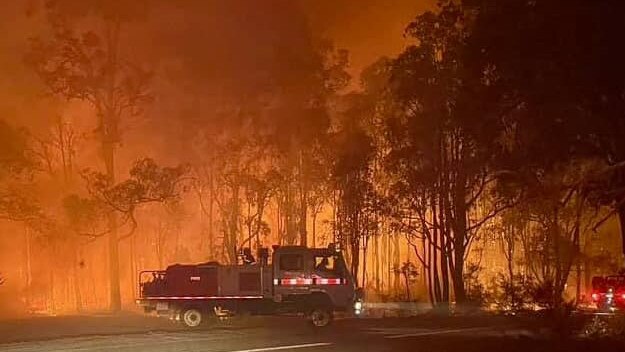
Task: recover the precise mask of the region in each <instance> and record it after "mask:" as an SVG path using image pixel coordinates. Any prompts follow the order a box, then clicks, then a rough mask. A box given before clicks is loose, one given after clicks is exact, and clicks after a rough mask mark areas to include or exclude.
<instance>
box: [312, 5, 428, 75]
mask: <svg viewBox="0 0 625 352" xmlns="http://www.w3.org/2000/svg"><path fill="white" fill-rule="evenodd" d="M302 2H303V5H304V8H305V10H306V12H307V13H309V14H310V19H311V25H312V27H313V30H319V31H321V33H322V34H324V35H325V36H327V37H329V38H330V39H332V40H333V41H334V42H335V44H336V46H337V47H339V48H345V49H348V50H349V51H350V54H351V60H352V61H351V62H352V67H351V73H352V75H353V76H354V79H355V83H358V73H359V72H360V70H362V68H364V67H366V66H367V65H369V64H371V63H372V62H374V61H375V60H376V59H377V58H378V57H380V56H383V55H388V56H393V55H396V54H398V53H399V52H400V51H401V50H402V49H403V48H404V47H405V46H406V44H407V41H406V40H405V39H404V37H403V32H404V28H405V27H406V25H407V24H408V23H409V22H410V21H411V20H412V19H413V18H414V17H415V16H416V15H417V14H419V13H421V12H423V11H424V10H426V9H430V8H432V7H433V4H434V2H435V1H434V0H302Z"/></svg>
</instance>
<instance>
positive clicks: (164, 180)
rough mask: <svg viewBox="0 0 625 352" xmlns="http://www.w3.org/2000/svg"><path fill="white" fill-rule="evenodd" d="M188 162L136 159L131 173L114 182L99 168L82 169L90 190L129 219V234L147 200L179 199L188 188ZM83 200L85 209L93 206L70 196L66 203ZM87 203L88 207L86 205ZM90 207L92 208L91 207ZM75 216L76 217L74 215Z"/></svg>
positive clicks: (152, 201) (72, 203) (104, 203)
mask: <svg viewBox="0 0 625 352" xmlns="http://www.w3.org/2000/svg"><path fill="white" fill-rule="evenodd" d="M187 172H188V168H187V167H186V166H177V167H161V166H159V165H158V164H156V162H155V161H154V160H152V159H149V158H145V159H140V160H137V161H136V162H135V164H134V166H133V167H132V168H131V169H130V177H129V178H128V179H127V180H125V181H122V182H120V183H118V184H115V185H113V186H110V185H109V178H108V176H107V175H105V174H102V173H100V172H97V171H92V170H85V171H84V172H83V173H82V176H83V178H84V179H85V182H86V183H87V188H88V190H89V193H90V194H91V195H92V196H93V197H94V199H95V200H97V201H98V202H101V203H102V204H103V205H104V206H106V207H108V208H109V209H110V210H112V211H116V212H118V213H120V214H122V215H123V217H124V220H125V222H130V225H131V228H130V231H129V233H128V235H126V236H129V235H131V234H133V232H134V230H135V229H136V227H137V220H136V217H135V211H136V209H137V207H139V206H141V205H144V204H148V203H166V202H174V201H176V200H178V199H179V198H180V196H181V193H182V192H183V191H184V190H185V186H184V183H183V181H184V176H185V175H186V174H187ZM78 202H80V203H82V205H83V210H85V209H86V210H88V211H89V210H90V209H89V208H91V207H93V203H92V202H91V201H79V200H76V199H75V198H74V200H73V201H72V200H71V198H70V201H69V203H67V205H68V206H69V208H70V209H71V208H72V206H75V205H76V203H78ZM85 205H86V208H85V207H84V206H85ZM90 211H93V210H92V209H91V210H90ZM74 217H77V216H76V215H74Z"/></svg>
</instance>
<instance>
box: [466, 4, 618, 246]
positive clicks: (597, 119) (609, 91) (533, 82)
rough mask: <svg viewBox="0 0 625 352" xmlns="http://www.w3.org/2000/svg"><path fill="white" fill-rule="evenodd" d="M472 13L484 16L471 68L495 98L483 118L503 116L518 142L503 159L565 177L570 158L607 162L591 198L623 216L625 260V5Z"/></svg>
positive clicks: (495, 8) (476, 30) (509, 7)
mask: <svg viewBox="0 0 625 352" xmlns="http://www.w3.org/2000/svg"><path fill="white" fill-rule="evenodd" d="M466 5H467V10H471V11H473V13H475V14H476V16H475V18H474V21H473V27H472V28H473V30H472V31H473V34H472V39H471V44H470V48H471V49H470V54H469V55H468V63H469V67H473V68H472V70H474V71H475V72H481V71H483V70H484V69H485V68H487V69H488V71H489V72H491V80H490V84H491V85H492V86H493V87H496V88H497V90H496V92H497V93H496V94H494V95H493V96H492V99H490V100H489V101H488V103H487V104H484V106H483V108H484V110H485V111H490V113H491V114H492V113H493V112H495V111H496V112H497V113H498V114H499V115H500V118H501V121H504V124H505V127H506V128H507V129H508V131H509V132H510V134H511V135H512V138H511V139H510V140H511V141H513V142H514V143H517V144H518V145H519V146H520V147H518V148H515V149H514V152H511V153H508V154H507V155H506V156H505V158H506V159H508V161H509V162H511V163H513V164H514V163H516V162H518V164H517V165H523V166H524V168H533V169H535V170H542V171H540V172H545V171H546V172H549V170H551V169H552V168H554V167H555V168H559V167H563V166H562V164H568V163H569V161H570V159H571V158H579V159H583V158H596V159H598V160H601V161H602V162H603V163H604V165H603V166H601V165H599V166H598V168H599V170H600V171H599V172H596V173H594V172H593V174H594V175H589V177H588V178H587V180H585V182H587V183H589V187H587V189H588V191H589V192H587V193H588V194H590V193H594V195H593V198H594V199H595V200H598V199H600V204H604V205H608V206H609V207H610V208H612V210H613V213H612V214H617V215H618V216H619V219H620V222H621V234H622V236H621V237H622V238H623V241H622V242H623V244H624V247H623V252H624V253H625V226H623V224H624V223H625V220H624V219H625V208H623V206H622V205H623V204H624V203H625V202H623V197H624V194H623V192H622V189H623V185H624V183H623V180H624V179H623V178H622V177H620V176H619V175H620V174H621V172H620V171H617V170H619V169H620V165H622V162H623V161H624V160H625V144H624V143H623V139H622V138H621V136H622V134H623V133H625V123H624V119H623V117H622V116H623V111H624V108H625V100H624V99H623V92H624V91H625V69H624V67H623V65H622V62H623V60H625V50H624V49H623V47H622V46H621V45H620V39H621V33H623V30H625V27H624V24H623V21H622V17H623V14H624V13H625V6H624V4H623V3H622V2H620V1H612V0H608V1H601V2H593V3H592V4H589V3H588V2H586V1H581V0H574V1H568V2H566V4H563V3H562V2H558V1H529V2H528V1H523V0H513V1H506V2H497V1H492V0H471V1H467V2H466ZM511 38H514V39H513V40H511ZM517 158H518V159H517ZM515 160H516V161H515ZM521 160H522V161H521ZM591 190H592V191H591Z"/></svg>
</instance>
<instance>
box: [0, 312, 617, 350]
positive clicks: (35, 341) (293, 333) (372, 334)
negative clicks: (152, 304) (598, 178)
mask: <svg viewBox="0 0 625 352" xmlns="http://www.w3.org/2000/svg"><path fill="white" fill-rule="evenodd" d="M591 350H596V351H602V352H609V351H625V346H622V345H616V344H612V343H598V342H591V341H579V340H568V339H561V338H558V337H556V336H554V335H553V334H551V333H549V332H548V331H545V330H544V329H541V328H540V327H538V326H536V325H535V324H534V323H531V322H521V321H519V320H515V319H507V318H410V319H345V320H338V321H335V322H334V324H333V325H332V326H331V327H327V328H323V329H317V328H313V327H311V326H308V324H306V322H304V321H303V319H301V318H296V317H280V318H277V317H247V318H242V319H238V320H233V321H230V322H226V323H219V322H213V323H211V324H209V325H208V326H205V327H202V328H200V329H197V330H187V329H184V328H181V327H180V326H178V325H176V324H174V323H172V322H169V321H167V320H164V319H159V318H145V317H140V316H134V315H128V316H116V317H106V316H104V317H58V318H37V319H24V320H14V321H5V322H0V351H6V352H18V351H19V352H31V351H68V352H82V351H116V352H125V351H132V352H147V351H150V352H166V351H169V352H183V351H184V352H200V351H201V352H264V351H301V352H322V351H345V352H351V351H354V352H367V351H372V352H373V351H415V352H421V351H423V352H445V351H450V352H451V351H462V352H473V351H475V352H477V351H480V352H484V351H496V352H512V351H524V352H528V351H567V352H571V351H591Z"/></svg>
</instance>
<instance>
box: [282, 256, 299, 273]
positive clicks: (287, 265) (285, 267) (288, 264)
mask: <svg viewBox="0 0 625 352" xmlns="http://www.w3.org/2000/svg"><path fill="white" fill-rule="evenodd" d="M280 270H282V271H303V270H304V257H303V256H302V255H301V254H282V255H280Z"/></svg>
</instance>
